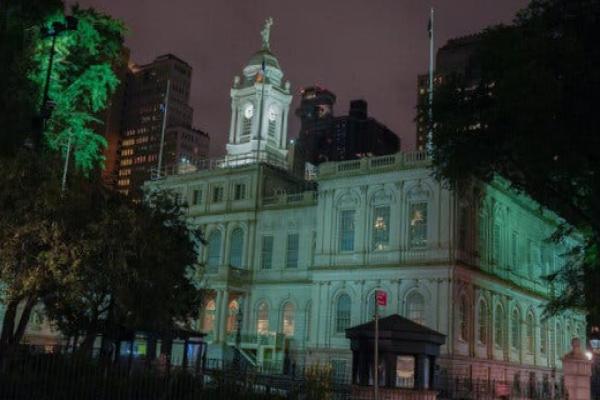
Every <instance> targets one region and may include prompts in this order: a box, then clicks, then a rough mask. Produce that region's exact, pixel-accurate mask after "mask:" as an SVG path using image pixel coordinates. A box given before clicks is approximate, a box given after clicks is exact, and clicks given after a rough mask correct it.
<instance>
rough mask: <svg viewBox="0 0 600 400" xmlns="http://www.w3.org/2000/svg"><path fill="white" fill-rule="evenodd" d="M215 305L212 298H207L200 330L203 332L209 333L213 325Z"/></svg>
mask: <svg viewBox="0 0 600 400" xmlns="http://www.w3.org/2000/svg"><path fill="white" fill-rule="evenodd" d="M216 309H217V305H216V303H215V301H214V300H212V299H211V300H209V301H208V302H207V303H206V306H205V307H204V316H203V319H202V330H203V331H204V332H205V333H211V332H212V331H213V329H214V327H215V311H216Z"/></svg>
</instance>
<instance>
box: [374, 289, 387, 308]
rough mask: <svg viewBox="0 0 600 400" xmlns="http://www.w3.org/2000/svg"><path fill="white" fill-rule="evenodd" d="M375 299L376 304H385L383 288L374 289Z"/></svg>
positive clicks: (385, 297)
mask: <svg viewBox="0 0 600 400" xmlns="http://www.w3.org/2000/svg"><path fill="white" fill-rule="evenodd" d="M375 301H377V305H378V306H387V293H386V292H384V291H383V290H376V291H375Z"/></svg>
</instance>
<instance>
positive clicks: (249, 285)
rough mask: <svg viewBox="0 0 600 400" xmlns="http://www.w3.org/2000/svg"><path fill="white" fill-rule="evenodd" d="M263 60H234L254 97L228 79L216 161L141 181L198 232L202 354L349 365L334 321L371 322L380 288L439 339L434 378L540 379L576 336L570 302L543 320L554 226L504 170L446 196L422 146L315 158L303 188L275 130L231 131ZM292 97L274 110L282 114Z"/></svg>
mask: <svg viewBox="0 0 600 400" xmlns="http://www.w3.org/2000/svg"><path fill="white" fill-rule="evenodd" d="M262 51H265V48H263V50H261V52H262ZM257 54H260V52H259V53H257ZM269 56H270V57H273V59H274V56H273V55H272V53H270V52H269ZM261 65H264V61H263V60H262V59H261V57H253V58H252V59H251V61H250V64H249V65H248V66H246V68H245V69H244V75H245V78H244V79H246V80H247V81H248V82H251V84H249V86H248V89H247V90H249V92H250V93H251V94H250V98H251V99H253V100H249V101H248V102H246V101H245V100H244V101H238V98H239V97H238V96H237V93H238V92H237V91H236V90H237V88H236V87H235V85H240V80H239V79H236V80H235V83H234V90H232V118H231V131H230V137H229V140H230V144H229V145H228V147H227V150H228V154H227V156H225V158H224V159H222V160H220V161H219V162H217V163H214V164H212V168H207V169H202V170H193V169H192V170H190V169H188V170H178V171H173V172H174V174H173V175H170V176H167V177H162V178H161V179H157V180H154V181H152V182H149V183H147V186H148V187H149V188H151V189H166V190H171V191H173V192H175V193H177V196H178V198H179V199H182V200H184V201H185V202H186V203H187V204H188V205H189V210H188V214H187V215H188V218H189V219H190V221H191V222H193V223H194V224H195V225H198V226H200V227H201V228H202V230H203V232H204V234H205V238H206V240H207V244H206V245H204V246H202V248H201V252H200V253H201V254H200V260H199V261H200V262H201V263H202V264H203V265H204V270H203V273H202V275H201V276H200V277H199V278H198V279H200V281H201V284H202V285H203V286H204V287H205V288H206V290H207V296H206V300H205V303H204V306H203V307H202V309H201V310H199V317H198V320H197V321H196V323H197V328H198V329H200V330H202V331H204V332H205V333H207V334H208V340H209V343H210V347H209V349H210V351H209V355H208V357H209V358H210V357H214V358H227V357H230V356H231V354H230V353H231V351H232V348H233V346H235V345H236V340H237V339H236V337H237V334H238V331H239V334H240V336H239V337H240V339H241V340H240V343H239V347H238V348H240V349H241V350H240V351H241V352H242V353H243V354H244V356H245V357H246V358H247V359H248V360H249V361H250V362H252V363H255V364H257V365H267V364H272V365H282V366H283V367H282V368H285V365H288V366H289V365H306V364H310V363H315V362H330V363H331V364H332V365H333V366H334V368H335V369H336V370H337V371H338V373H344V371H346V372H349V371H350V368H351V351H350V348H349V341H348V339H346V337H345V330H346V329H347V328H349V327H351V326H354V325H358V324H360V323H364V322H366V321H368V320H370V319H371V318H372V317H373V313H374V293H375V291H376V290H383V291H385V292H386V293H387V298H388V305H387V307H385V309H383V310H382V313H383V315H389V314H394V313H398V314H400V315H403V316H405V317H407V318H410V319H411V320H413V321H415V322H417V323H419V324H422V325H425V326H427V327H430V328H432V329H435V330H436V331H439V332H441V333H443V334H445V335H446V344H445V345H444V346H443V348H442V357H441V358H440V360H439V364H440V367H441V369H442V373H447V374H452V375H462V376H469V377H473V378H487V379H508V380H514V379H519V380H522V381H523V382H525V381H526V380H527V379H532V378H535V379H537V380H541V379H547V380H551V379H552V378H553V377H554V374H555V371H556V370H557V369H560V368H561V356H562V355H563V354H564V353H565V352H566V351H567V348H568V343H569V341H570V339H571V337H573V336H578V337H580V338H583V337H584V335H585V316H584V314H583V313H582V312H580V311H577V310H572V311H570V312H567V313H564V314H563V315H560V316H554V317H551V318H544V317H543V314H542V313H543V307H544V305H545V304H546V302H547V301H548V298H549V295H550V293H551V292H550V291H551V288H550V287H549V285H548V284H547V283H546V282H545V281H544V280H543V279H542V276H544V275H546V274H548V273H551V272H553V271H555V270H557V269H558V268H561V263H562V259H561V257H560V254H562V253H563V252H564V249H563V248H560V247H558V246H557V245H554V244H550V243H547V241H546V239H547V238H548V237H549V236H550V234H551V233H552V232H553V231H554V229H555V228H556V227H557V224H558V223H559V221H558V219H557V218H556V217H555V216H554V215H551V214H550V213H548V212H546V211H542V210H540V207H539V206H538V205H537V204H535V203H534V202H532V201H531V200H530V199H528V198H526V197H524V196H520V195H517V194H515V193H514V192H512V191H511V190H510V189H509V186H508V185H507V184H506V183H505V182H503V181H502V180H500V179H498V180H495V181H494V182H492V183H491V184H482V183H472V184H471V185H470V187H468V188H464V189H463V190H461V192H460V193H459V192H455V191H450V190H448V189H446V188H445V187H444V186H443V185H442V184H441V183H439V182H437V181H436V180H435V179H434V178H433V177H432V174H431V168H430V161H429V160H428V159H427V156H426V154H425V153H424V152H413V153H396V154H390V155H385V156H380V157H364V158H361V159H356V160H349V161H339V162H327V163H323V164H321V165H320V166H319V169H318V173H317V175H316V177H315V180H314V181H312V182H306V181H305V180H304V179H303V178H300V177H298V176H297V175H296V174H294V173H293V172H292V170H291V168H288V167H286V164H285V163H283V164H281V163H280V161H281V160H280V158H279V156H281V157H283V156H284V155H285V153H284V152H283V148H282V147H281V146H282V144H283V143H285V140H283V139H284V138H285V131H284V130H283V129H285V125H283V126H282V129H276V130H275V134H274V135H273V140H272V141H271V142H269V140H268V136H267V140H264V139H265V135H269V132H268V131H266V132H264V131H261V130H259V131H258V132H262V133H261V134H257V136H256V139H254V136H253V135H252V133H250V134H248V137H249V138H250V139H248V141H242V140H241V138H242V136H240V135H239V132H240V125H239V124H240V120H241V121H242V126H244V125H243V124H244V123H245V121H244V120H243V118H246V119H250V120H251V121H250V124H251V126H252V127H254V126H255V125H252V124H254V121H252V119H253V118H254V116H255V114H254V112H248V113H246V110H248V109H249V108H253V107H255V105H252V106H248V105H247V104H249V103H250V104H254V103H251V102H252V101H254V100H256V98H255V96H256V94H257V93H259V92H260V93H265V97H261V98H259V100H261V103H263V106H264V105H265V104H268V103H269V101H270V99H269V97H268V96H267V95H266V93H269V92H268V91H267V89H266V88H265V89H264V92H263V87H262V86H261V85H263V82H264V81H262V80H261V79H263V78H262V77H261V76H260V75H259V74H260V73H261V67H260V66H261ZM267 65H269V64H267ZM270 65H271V67H272V69H271V73H274V72H275V68H279V67H278V63H277V62H276V60H272V59H271V60H270ZM249 71H252V74H255V75H254V76H252V75H251V74H250V76H248V75H249V74H247V72H249ZM263 71H264V70H263ZM267 71H268V70H267ZM280 72H281V71H280V70H278V73H277V76H279V73H280ZM281 74H282V73H281ZM286 86H288V87H289V85H286ZM286 93H287V92H286ZM273 96H277V97H276V100H277V101H279V99H281V97H279V96H281V94H280V93H274V94H273ZM287 99H288V98H287V97H286V98H285V102H279V103H277V104H278V106H280V107H281V108H280V109H279V111H280V112H283V113H284V115H287V108H286V107H285V104H289V103H286V102H287ZM259 104H260V103H259ZM263 106H261V107H260V108H259V115H261V114H262V113H263V112H262V111H261V110H262V109H263V108H264V107H263ZM240 114H241V115H240ZM276 120H279V119H276ZM282 121H285V118H284V119H283V120H282ZM258 123H259V125H258V126H261V125H260V122H258ZM248 129H250V128H248ZM252 129H254V128H252ZM242 132H243V128H242ZM251 132H253V131H251ZM253 141H254V144H252V145H247V144H248V143H253ZM269 143H272V144H271V145H270V144H269ZM244 145H247V147H243V146H244ZM240 149H241V150H240ZM263 151H264V152H265V153H264V154H271V155H272V157H266V156H265V157H263ZM252 152H255V155H253V154H252ZM269 152H270V153H269ZM240 156H243V158H240ZM240 160H243V161H240ZM238 322H239V323H238Z"/></svg>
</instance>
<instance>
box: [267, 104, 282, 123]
mask: <svg viewBox="0 0 600 400" xmlns="http://www.w3.org/2000/svg"><path fill="white" fill-rule="evenodd" d="M277 114H279V110H278V109H277V106H275V105H272V106H271V107H269V114H268V117H269V121H275V120H276V119H277Z"/></svg>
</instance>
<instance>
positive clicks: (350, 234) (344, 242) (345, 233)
mask: <svg viewBox="0 0 600 400" xmlns="http://www.w3.org/2000/svg"><path fill="white" fill-rule="evenodd" d="M354 213H355V212H354V210H344V211H342V212H341V213H340V251H353V250H354Z"/></svg>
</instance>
